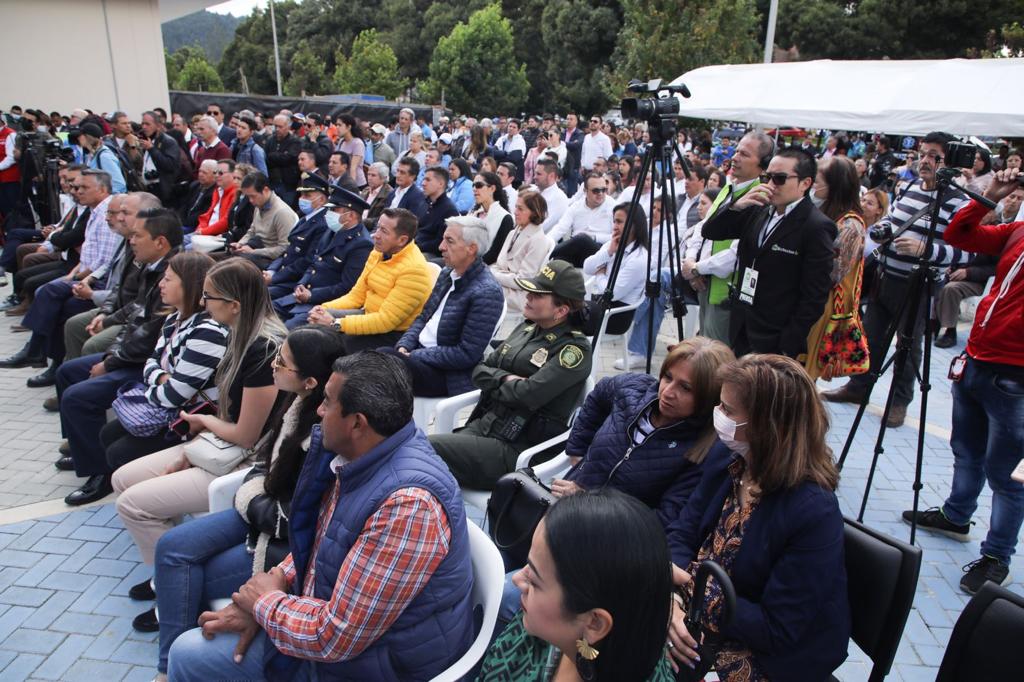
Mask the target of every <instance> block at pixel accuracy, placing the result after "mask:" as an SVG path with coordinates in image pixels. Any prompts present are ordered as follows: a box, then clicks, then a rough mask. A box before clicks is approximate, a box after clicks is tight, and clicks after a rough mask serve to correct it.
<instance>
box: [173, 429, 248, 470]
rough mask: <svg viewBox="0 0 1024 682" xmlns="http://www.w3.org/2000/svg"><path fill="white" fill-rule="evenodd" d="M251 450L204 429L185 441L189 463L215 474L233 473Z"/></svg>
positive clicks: (186, 456)
mask: <svg viewBox="0 0 1024 682" xmlns="http://www.w3.org/2000/svg"><path fill="white" fill-rule="evenodd" d="M257 447H258V445H257ZM254 449H255V448H254ZM250 452H251V451H250V450H247V449H246V448H243V447H242V446H241V445H235V444H234V443H229V442H228V441H226V440H224V439H223V438H220V437H219V436H215V435H214V434H212V433H210V432H209V431H203V432H202V433H200V434H199V435H198V436H196V437H195V438H193V439H192V440H190V441H189V442H187V443H185V458H186V459H188V461H189V463H190V464H191V465H192V466H195V467H199V468H200V469H203V470H204V471H207V472H209V473H211V474H213V475H214V476H223V475H224V474H229V473H231V472H232V471H234V470H235V469H237V468H238V465H239V464H241V463H242V462H243V461H244V460H245V458H246V457H248V456H249V454H250Z"/></svg>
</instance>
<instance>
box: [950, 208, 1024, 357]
mask: <svg viewBox="0 0 1024 682" xmlns="http://www.w3.org/2000/svg"><path fill="white" fill-rule="evenodd" d="M988 211H989V209H988V208H986V207H985V206H984V205H982V204H979V203H978V202H977V201H971V202H970V203H969V204H967V205H966V206H964V207H963V208H961V209H960V210H959V211H957V213H956V216H954V218H953V221H952V222H951V223H950V224H949V227H947V228H946V230H945V232H943V234H942V238H943V240H945V242H946V243H947V244H950V245H951V246H955V247H957V248H960V249H964V250H965V251H973V252H975V253H987V254H990V255H992V256H999V263H998V265H996V277H995V282H993V283H992V289H991V290H990V291H989V293H988V295H987V296H985V297H984V298H983V299H982V300H981V303H979V304H978V310H977V312H976V313H975V315H974V326H973V327H972V328H971V336H970V338H968V339H967V354H968V355H970V356H971V357H972V358H974V359H975V360H981V361H982V362H995V363H999V364H1004V365H1017V366H1024V262H1021V263H1017V261H1018V260H1021V259H1024V221H1020V222H1013V223H1006V224H1003V225H980V224H979V223H980V222H981V219H982V218H984V217H985V215H986V214H987V213H988ZM1015 265H1016V270H1017V271H1016V272H1011V270H1013V269H1014V266H1015ZM989 311H991V314H989ZM986 318H988V319H987V321H986Z"/></svg>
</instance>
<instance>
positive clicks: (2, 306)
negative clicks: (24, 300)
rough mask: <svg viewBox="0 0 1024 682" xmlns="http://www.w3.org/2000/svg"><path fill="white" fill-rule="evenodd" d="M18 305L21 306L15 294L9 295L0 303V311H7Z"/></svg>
mask: <svg viewBox="0 0 1024 682" xmlns="http://www.w3.org/2000/svg"><path fill="white" fill-rule="evenodd" d="M18 305H21V299H19V298H18V295H17V294H11V295H10V296H8V297H7V298H5V299H4V300H3V303H0V310H9V309H11V308H14V307H16V306H18Z"/></svg>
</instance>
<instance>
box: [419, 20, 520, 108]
mask: <svg viewBox="0 0 1024 682" xmlns="http://www.w3.org/2000/svg"><path fill="white" fill-rule="evenodd" d="M529 88H530V84H529V82H528V81H527V80H526V67H525V66H524V65H523V64H520V63H518V62H517V61H516V59H515V48H514V45H513V38H512V26H511V24H510V23H509V21H508V19H505V18H504V17H502V16H501V7H500V6H499V5H498V4H497V3H495V4H493V5H489V6H488V7H486V8H485V9H482V10H479V11H477V12H474V13H473V14H472V15H471V16H470V17H469V22H468V23H461V22H460V23H459V24H458V25H456V26H455V28H453V29H452V32H451V33H450V34H449V35H447V36H445V37H444V38H441V40H440V42H438V44H437V47H436V48H435V49H434V56H433V57H432V58H431V60H430V76H429V78H428V79H427V80H426V81H425V82H424V83H423V84H422V91H423V93H424V95H426V96H427V98H428V99H431V100H434V101H438V100H440V99H441V96H442V94H443V95H444V98H445V101H446V103H447V104H448V105H449V106H451V107H452V108H453V109H456V110H458V111H468V112H483V111H516V110H517V109H518V108H519V107H520V106H521V105H522V104H523V103H524V102H525V101H526V96H527V93H528V91H529Z"/></svg>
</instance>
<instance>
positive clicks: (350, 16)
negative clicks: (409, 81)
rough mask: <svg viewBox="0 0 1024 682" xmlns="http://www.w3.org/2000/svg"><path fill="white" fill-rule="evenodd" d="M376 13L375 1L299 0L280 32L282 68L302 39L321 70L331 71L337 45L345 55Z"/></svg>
mask: <svg viewBox="0 0 1024 682" xmlns="http://www.w3.org/2000/svg"><path fill="white" fill-rule="evenodd" d="M380 14H381V8H380V6H379V4H377V3H369V2H366V0H302V2H301V3H300V4H299V5H298V7H296V8H295V10H294V11H293V12H292V13H291V14H290V15H289V16H288V30H287V31H284V32H282V33H281V36H282V37H283V43H282V45H281V59H282V60H283V61H282V68H284V62H285V61H287V62H288V63H289V64H292V62H293V60H294V59H295V54H296V53H297V52H298V51H299V49H300V48H301V47H302V43H303V41H305V43H306V45H307V46H308V47H309V49H310V50H312V51H313V54H315V55H316V56H317V57H319V58H320V60H321V61H322V62H323V66H324V72H325V73H327V74H333V73H334V69H335V67H336V66H337V64H336V62H335V57H336V55H337V50H338V47H339V46H341V48H342V49H343V51H344V54H348V51H349V46H350V45H352V43H353V41H354V40H355V39H356V36H357V35H359V34H360V33H361V32H362V31H364V30H366V29H368V28H373V27H374V26H375V25H376V24H377V23H378V16H379V15H380ZM279 23H280V22H279ZM419 58H420V59H422V58H423V56H422V55H420V56H419Z"/></svg>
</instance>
